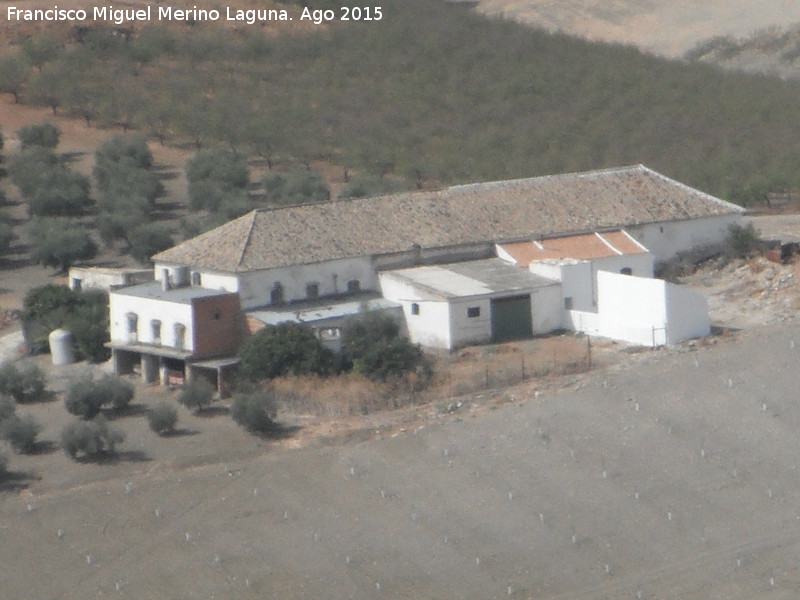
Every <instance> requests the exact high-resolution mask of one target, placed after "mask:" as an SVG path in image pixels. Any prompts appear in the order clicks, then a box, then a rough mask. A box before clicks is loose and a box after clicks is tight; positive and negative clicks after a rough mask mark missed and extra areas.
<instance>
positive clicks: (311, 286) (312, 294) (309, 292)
mask: <svg viewBox="0 0 800 600" xmlns="http://www.w3.org/2000/svg"><path fill="white" fill-rule="evenodd" d="M306 298H309V299H311V300H313V299H314V298H319V284H318V283H308V284H306Z"/></svg>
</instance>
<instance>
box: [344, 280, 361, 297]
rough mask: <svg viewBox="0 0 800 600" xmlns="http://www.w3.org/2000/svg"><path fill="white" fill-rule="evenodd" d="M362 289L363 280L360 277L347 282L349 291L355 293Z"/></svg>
mask: <svg viewBox="0 0 800 600" xmlns="http://www.w3.org/2000/svg"><path fill="white" fill-rule="evenodd" d="M360 291H361V282H360V281H359V280H358V279H351V280H350V281H348V282H347V293H348V294H355V293H356V292H360Z"/></svg>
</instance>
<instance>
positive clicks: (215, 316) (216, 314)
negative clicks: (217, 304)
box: [213, 310, 222, 321]
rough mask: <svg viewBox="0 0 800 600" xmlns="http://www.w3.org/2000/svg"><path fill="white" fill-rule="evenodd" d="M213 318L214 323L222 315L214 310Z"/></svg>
mask: <svg viewBox="0 0 800 600" xmlns="http://www.w3.org/2000/svg"><path fill="white" fill-rule="evenodd" d="M213 316H214V320H215V321H219V320H220V319H221V318H222V313H221V312H219V310H215V311H214V315H213Z"/></svg>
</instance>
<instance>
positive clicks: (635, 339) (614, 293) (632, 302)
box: [597, 271, 667, 346]
mask: <svg viewBox="0 0 800 600" xmlns="http://www.w3.org/2000/svg"><path fill="white" fill-rule="evenodd" d="M597 284H598V290H597V291H598V298H597V308H598V313H599V314H600V323H599V326H600V332H599V333H598V335H601V336H604V337H610V338H613V339H617V340H623V341H626V342H631V343H634V344H640V345H643V346H653V345H659V344H662V343H664V341H665V339H664V338H665V336H666V329H665V328H666V322H667V311H666V292H665V286H666V282H665V281H662V280H661V279H649V278H642V277H631V276H630V275H620V274H617V273H609V272H606V271H601V272H599V273H598V274H597ZM654 340H655V344H654Z"/></svg>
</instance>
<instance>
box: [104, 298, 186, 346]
mask: <svg viewBox="0 0 800 600" xmlns="http://www.w3.org/2000/svg"><path fill="white" fill-rule="evenodd" d="M109 310H110V311H111V316H110V319H111V326H110V329H111V341H112V342H121V343H128V342H129V341H130V338H129V336H128V318H127V317H126V315H127V313H129V312H132V313H136V315H137V316H138V327H137V340H138V342H139V343H143V344H153V343H154V340H153V332H152V327H151V326H150V322H151V321H152V320H154V319H157V320H159V321H161V345H162V346H173V347H174V346H175V329H174V326H175V324H176V323H180V324H182V325H183V326H184V327H186V333H185V335H184V349H185V350H189V351H194V347H193V346H194V329H193V324H192V306H191V304H183V303H178V302H168V301H165V300H153V299H149V298H139V297H136V296H126V295H122V294H115V293H113V292H112V293H111V294H110V296H109Z"/></svg>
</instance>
